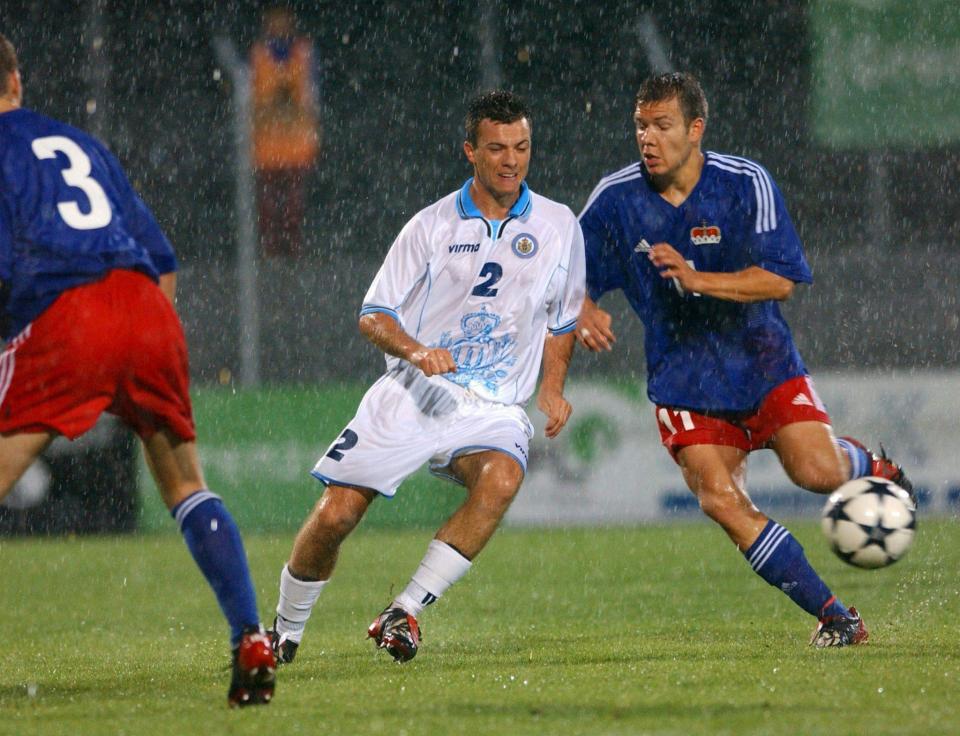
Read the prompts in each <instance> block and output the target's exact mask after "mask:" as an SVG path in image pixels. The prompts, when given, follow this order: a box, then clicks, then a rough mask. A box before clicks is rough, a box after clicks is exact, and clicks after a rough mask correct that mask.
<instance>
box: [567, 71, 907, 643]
mask: <svg viewBox="0 0 960 736" xmlns="http://www.w3.org/2000/svg"><path fill="white" fill-rule="evenodd" d="M634 123H635V126H636V137H637V144H638V146H639V148H640V155H641V161H640V162H638V163H635V164H632V165H630V166H628V167H626V168H624V169H621V170H620V171H618V172H616V173H614V174H612V175H610V176H607V177H605V178H604V179H602V180H601V181H600V183H599V184H598V186H597V187H596V188H595V189H594V191H593V193H592V194H591V195H590V198H589V199H588V201H587V203H586V206H585V207H584V210H583V212H582V213H581V215H580V224H581V226H582V228H583V233H584V241H585V248H586V258H587V293H588V298H587V299H586V300H585V302H584V307H583V310H582V312H581V315H580V318H579V320H578V324H577V338H578V341H579V342H580V343H581V344H582V345H584V346H585V347H587V348H588V349H590V350H593V351H602V350H610V349H612V345H613V343H614V341H615V335H614V333H613V330H612V326H611V325H612V320H611V316H610V314H609V313H608V312H606V311H605V310H603V309H601V308H600V307H599V306H597V304H596V302H597V300H599V299H600V297H601V296H603V295H604V294H605V293H607V292H609V291H613V290H615V289H622V290H623V292H624V294H625V295H626V297H627V300H628V301H629V303H630V305H631V306H632V307H633V309H634V311H635V312H636V313H637V315H638V316H639V317H640V319H641V320H642V322H643V325H644V330H645V349H646V359H647V373H648V375H647V394H648V396H649V397H650V400H651V401H652V402H653V403H654V404H655V406H656V418H657V422H658V426H659V429H660V435H661V439H662V441H663V444H664V446H665V447H666V448H667V450H669V452H670V453H671V455H672V456H673V458H674V460H675V461H676V462H677V464H678V465H679V466H680V470H681V472H682V474H683V478H684V480H685V481H686V483H687V485H688V486H689V488H690V490H691V491H692V492H693V493H694V494H695V495H696V497H697V499H698V501H699V502H700V507H701V509H702V510H703V512H704V513H705V514H706V515H707V516H708V517H710V518H711V519H713V520H714V521H716V522H717V523H718V524H720V526H721V527H723V529H724V531H726V533H727V534H728V536H729V537H730V539H731V540H732V541H733V542H734V544H736V545H737V547H738V548H739V549H740V550H741V551H742V552H743V554H744V556H745V557H746V559H747V561H748V562H749V564H750V566H751V568H752V569H753V570H754V572H756V573H757V574H758V575H760V576H761V577H762V578H763V579H764V580H766V581H767V582H768V583H769V584H770V585H773V586H775V587H777V588H779V589H781V590H782V591H783V592H785V593H786V594H787V595H788V596H790V598H791V599H792V600H793V601H794V602H795V603H796V604H797V605H799V606H800V607H801V608H802V609H803V610H805V611H806V612H808V613H810V614H811V615H813V616H815V617H816V618H817V619H818V625H817V627H816V630H815V631H814V634H813V637H812V639H811V643H812V644H814V645H815V646H817V647H828V646H846V645H851V644H859V643H862V642H865V641H866V640H867V637H868V634H867V630H866V628H865V627H864V625H863V621H862V620H861V618H860V615H859V614H858V613H857V611H856V609H854V608H847V607H846V606H844V605H843V603H841V601H840V600H839V599H838V598H837V597H836V596H835V595H834V594H833V593H832V592H831V591H830V589H829V588H828V587H827V585H826V584H825V583H824V582H823V581H822V580H821V579H820V577H819V576H818V575H817V573H816V572H815V571H814V569H813V568H812V567H811V566H810V564H809V563H808V562H807V559H806V556H805V555H804V552H803V548H802V547H801V546H800V544H799V543H798V542H797V541H796V539H794V537H793V536H792V535H791V534H790V532H789V531H788V530H787V529H785V528H784V527H783V526H781V525H780V524H778V523H777V522H775V521H774V520H772V519H770V518H768V517H767V516H766V515H765V514H763V513H762V512H761V511H760V510H758V509H757V508H756V507H755V506H754V505H753V503H752V502H751V500H750V497H749V496H748V494H747V490H746V465H747V456H748V454H749V453H750V452H751V451H753V450H758V449H761V448H769V449H772V450H773V451H774V452H775V453H776V454H777V456H778V458H779V459H780V462H781V464H782V465H783V467H784V470H785V471H786V473H787V475H788V476H789V477H790V479H791V480H792V481H793V482H794V483H796V484H797V485H799V486H801V487H803V488H805V489H807V490H811V491H814V492H817V493H829V492H831V491H833V490H834V489H836V488H837V487H838V486H840V485H841V484H842V483H844V482H845V481H847V480H849V479H851V478H856V477H860V476H864V475H879V476H883V477H886V478H890V479H892V480H893V481H895V482H897V483H899V484H900V485H901V486H904V487H905V488H907V489H908V490H911V488H910V483H909V481H908V480H907V479H906V477H905V476H904V474H903V471H902V469H901V468H900V467H899V466H897V465H895V464H894V463H892V462H891V461H889V460H888V459H887V458H886V457H885V456H877V455H876V454H874V453H872V452H871V451H870V450H868V449H867V448H865V447H864V446H863V445H862V444H860V443H859V442H857V441H856V440H854V439H851V438H842V439H837V438H835V437H834V434H833V431H832V428H831V425H830V417H829V416H828V414H827V412H826V410H825V408H824V407H823V405H822V404H821V402H820V399H819V398H818V397H817V394H816V392H815V391H814V388H813V383H812V382H811V380H810V376H809V375H808V374H807V369H806V367H805V366H804V364H803V361H802V359H801V358H800V354H799V353H798V351H797V348H796V346H795V345H794V342H793V339H792V337H791V334H790V330H789V328H788V326H787V323H786V321H785V320H784V318H783V316H782V314H781V312H780V308H779V306H778V302H780V301H783V300H785V299H787V298H789V296H790V295H791V293H792V292H793V289H794V286H795V284H797V283H809V282H810V281H811V280H812V278H811V274H810V269H809V268H808V266H807V263H806V260H805V259H804V255H803V251H802V248H801V245H800V240H799V238H798V236H797V233H796V231H795V230H794V227H793V224H792V223H791V221H790V217H789V216H788V214H787V211H786V207H785V206H784V202H783V197H782V196H781V194H780V192H779V190H778V189H777V187H776V185H775V184H774V183H773V180H772V179H771V177H770V175H769V173H767V171H766V170H765V169H764V168H763V167H761V166H760V165H758V164H756V163H754V162H753V161H750V160H748V159H745V158H740V157H737V156H728V155H722V154H718V153H714V152H712V151H706V152H704V151H702V150H701V147H700V146H701V141H702V138H703V135H704V131H705V129H706V123H707V101H706V98H705V96H704V94H703V90H702V89H701V87H700V85H699V83H698V82H697V80H696V79H695V78H694V77H693V76H692V75H690V74H662V75H657V76H653V77H650V78H648V79H647V80H646V81H645V82H644V83H643V85H642V86H641V88H640V91H639V93H638V95H637V98H636V106H635V110H634Z"/></svg>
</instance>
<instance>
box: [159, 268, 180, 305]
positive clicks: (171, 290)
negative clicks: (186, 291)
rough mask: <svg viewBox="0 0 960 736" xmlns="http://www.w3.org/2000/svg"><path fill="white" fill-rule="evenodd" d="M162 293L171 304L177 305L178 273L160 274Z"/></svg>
mask: <svg viewBox="0 0 960 736" xmlns="http://www.w3.org/2000/svg"><path fill="white" fill-rule="evenodd" d="M160 291H162V292H163V294H164V296H166V297H167V299H169V300H170V303H171V304H176V303H177V272H176V271H171V272H170V273H162V274H160Z"/></svg>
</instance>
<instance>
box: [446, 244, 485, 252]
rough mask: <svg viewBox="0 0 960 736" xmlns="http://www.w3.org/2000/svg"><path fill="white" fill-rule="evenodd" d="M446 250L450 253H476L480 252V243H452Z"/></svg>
mask: <svg viewBox="0 0 960 736" xmlns="http://www.w3.org/2000/svg"><path fill="white" fill-rule="evenodd" d="M447 250H448V251H449V252H450V253H476V252H477V251H478V250H480V243H454V244H453V245H448V246H447Z"/></svg>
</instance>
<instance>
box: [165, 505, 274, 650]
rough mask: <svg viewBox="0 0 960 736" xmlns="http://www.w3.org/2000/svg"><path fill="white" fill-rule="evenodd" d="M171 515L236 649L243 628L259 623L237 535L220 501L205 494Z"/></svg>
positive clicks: (178, 506) (234, 525)
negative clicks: (212, 593) (209, 590)
mask: <svg viewBox="0 0 960 736" xmlns="http://www.w3.org/2000/svg"><path fill="white" fill-rule="evenodd" d="M170 514H171V515H172V516H173V518H174V519H176V520H177V524H179V525H180V532H181V533H182V534H183V538H184V540H185V541H186V543H187V548H188V549H189V550H190V554H192V555H193V559H194V560H195V561H196V563H197V567H199V568H200V571H201V572H202V573H203V576H204V577H205V578H206V579H207V582H208V583H209V584H210V587H211V588H213V592H214V593H215V594H216V596H217V602H218V603H219V604H220V609H221V610H222V611H223V615H224V616H226V617H227V622H228V623H229V624H230V643H231V644H232V645H233V646H236V645H237V644H239V643H240V638H241V636H242V634H243V629H244V628H246V627H248V626H257V625H259V623H260V617H259V616H258V615H257V597H256V594H255V593H254V592H253V583H252V581H251V580H250V570H249V568H248V567H247V555H246V553H245V552H244V549H243V541H242V540H241V539H240V531H239V530H238V529H237V525H236V524H235V523H234V521H233V518H232V517H231V516H230V513H229V512H228V511H227V508H226V506H224V505H223V502H222V501H221V500H220V497H219V496H217V495H215V494H213V493H210V491H207V490H199V491H197V492H196V493H192V494H190V495H189V496H187V498H185V499H184V500H183V501H181V502H180V503H178V504H177V505H176V506H174V508H173V509H172V510H171V511H170Z"/></svg>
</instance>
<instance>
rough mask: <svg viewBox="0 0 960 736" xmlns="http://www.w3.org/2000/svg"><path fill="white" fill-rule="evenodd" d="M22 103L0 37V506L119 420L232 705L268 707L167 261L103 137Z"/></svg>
mask: <svg viewBox="0 0 960 736" xmlns="http://www.w3.org/2000/svg"><path fill="white" fill-rule="evenodd" d="M21 102H22V85H21V80H20V73H19V69H18V64H17V56H16V52H15V50H14V48H13V46H12V45H11V43H10V42H9V41H8V40H7V39H6V38H5V37H4V36H3V35H2V34H0V337H2V339H3V341H4V342H5V343H6V345H5V348H4V349H3V351H2V353H0V499H2V498H3V497H4V496H5V495H6V494H7V493H8V492H9V491H10V489H11V488H12V487H13V485H14V484H15V483H16V481H17V479H18V478H19V477H20V476H21V475H22V474H23V472H24V471H25V470H26V469H27V468H28V467H29V466H30V464H31V463H32V462H33V461H34V460H35V459H36V458H37V456H38V455H39V454H40V453H41V452H42V451H43V449H44V448H45V447H46V446H47V445H49V444H50V442H51V441H52V440H53V439H54V437H56V436H58V435H64V436H66V437H68V438H70V439H74V438H76V437H78V436H80V435H81V434H83V433H84V432H86V431H87V430H88V429H90V428H91V427H92V426H93V425H94V423H95V422H96V420H97V418H98V417H99V416H100V414H101V413H102V412H104V411H108V412H111V413H113V414H116V415H117V416H119V417H121V418H122V419H123V420H124V421H125V422H126V423H127V424H129V425H130V426H131V427H132V428H133V429H134V430H135V431H136V432H137V434H139V435H140V438H141V439H142V440H143V446H144V450H145V452H146V457H147V461H148V464H149V465H150V469H151V470H152V471H153V475H154V478H155V479H156V482H157V487H158V488H159V490H160V495H161V496H162V497H163V501H164V503H165V504H166V505H167V507H168V508H169V509H170V512H171V514H172V515H173V517H174V518H175V519H176V521H177V524H178V525H179V527H180V531H181V532H182V533H183V536H184V539H185V541H186V543H187V547H188V548H189V549H190V552H191V554H192V555H193V558H194V560H195V561H196V563H197V566H198V567H199V568H200V570H201V571H202V572H203V575H204V577H205V578H206V579H207V582H208V583H209V584H210V587H211V588H212V589H213V591H214V593H215V595H216V597H217V600H218V602H219V603H220V607H221V609H222V610H223V613H224V615H225V616H226V618H227V621H228V623H229V625H230V631H231V643H232V646H233V675H232V679H231V683H230V687H229V690H228V694H227V697H228V702H229V703H230V705H231V706H245V705H254V704H263V703H267V702H269V700H270V698H271V697H272V695H273V688H274V667H275V662H274V657H273V653H272V650H271V648H270V646H269V643H268V640H267V638H266V636H265V633H264V631H263V629H262V627H261V626H260V619H259V616H258V614H257V603H256V597H255V595H254V590H253V584H252V582H251V580H250V574H249V571H248V568H247V560H246V554H245V552H244V548H243V543H242V541H241V539H240V533H239V531H238V530H237V527H236V524H234V522H233V519H232V518H231V516H230V514H229V513H228V512H227V509H226V508H225V507H224V505H223V503H222V502H221V500H220V498H219V496H216V495H214V494H213V493H211V492H210V491H209V490H207V488H206V483H205V482H204V479H203V473H202V471H201V468H200V462H199V459H198V456H197V448H196V443H195V438H196V433H195V431H194V424H193V415H192V410H191V406H190V394H189V377H188V370H187V347H186V342H185V340H184V335H183V329H182V327H181V325H180V320H179V319H178V318H177V314H176V312H175V311H174V307H173V298H174V290H175V286H176V268H177V261H176V258H175V256H174V253H173V249H172V248H171V246H170V243H169V242H168V241H167V239H166V237H165V236H164V235H163V233H162V232H161V230H160V228H159V226H158V225H157V222H156V220H154V218H153V215H152V214H151V213H150V211H149V210H148V209H147V207H146V205H145V204H144V203H143V201H142V200H141V199H140V197H139V196H137V194H136V192H135V191H134V190H133V188H132V187H131V186H130V183H129V182H128V181H127V178H126V176H125V175H124V173H123V171H122V169H121V167H120V164H119V163H118V162H117V160H116V159H115V158H114V157H113V156H112V155H111V154H110V152H109V151H108V150H107V149H106V148H105V147H104V146H103V145H102V144H101V143H100V142H99V141H97V140H96V139H94V138H92V137H91V136H89V135H87V134H86V133H84V132H82V131H80V130H77V129H76V128H73V127H71V126H69V125H65V124H64V123H61V122H58V121H56V120H52V119H50V118H47V117H44V116H43V115H40V114H38V113H36V112H33V111H31V110H27V109H25V108H23V107H21Z"/></svg>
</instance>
